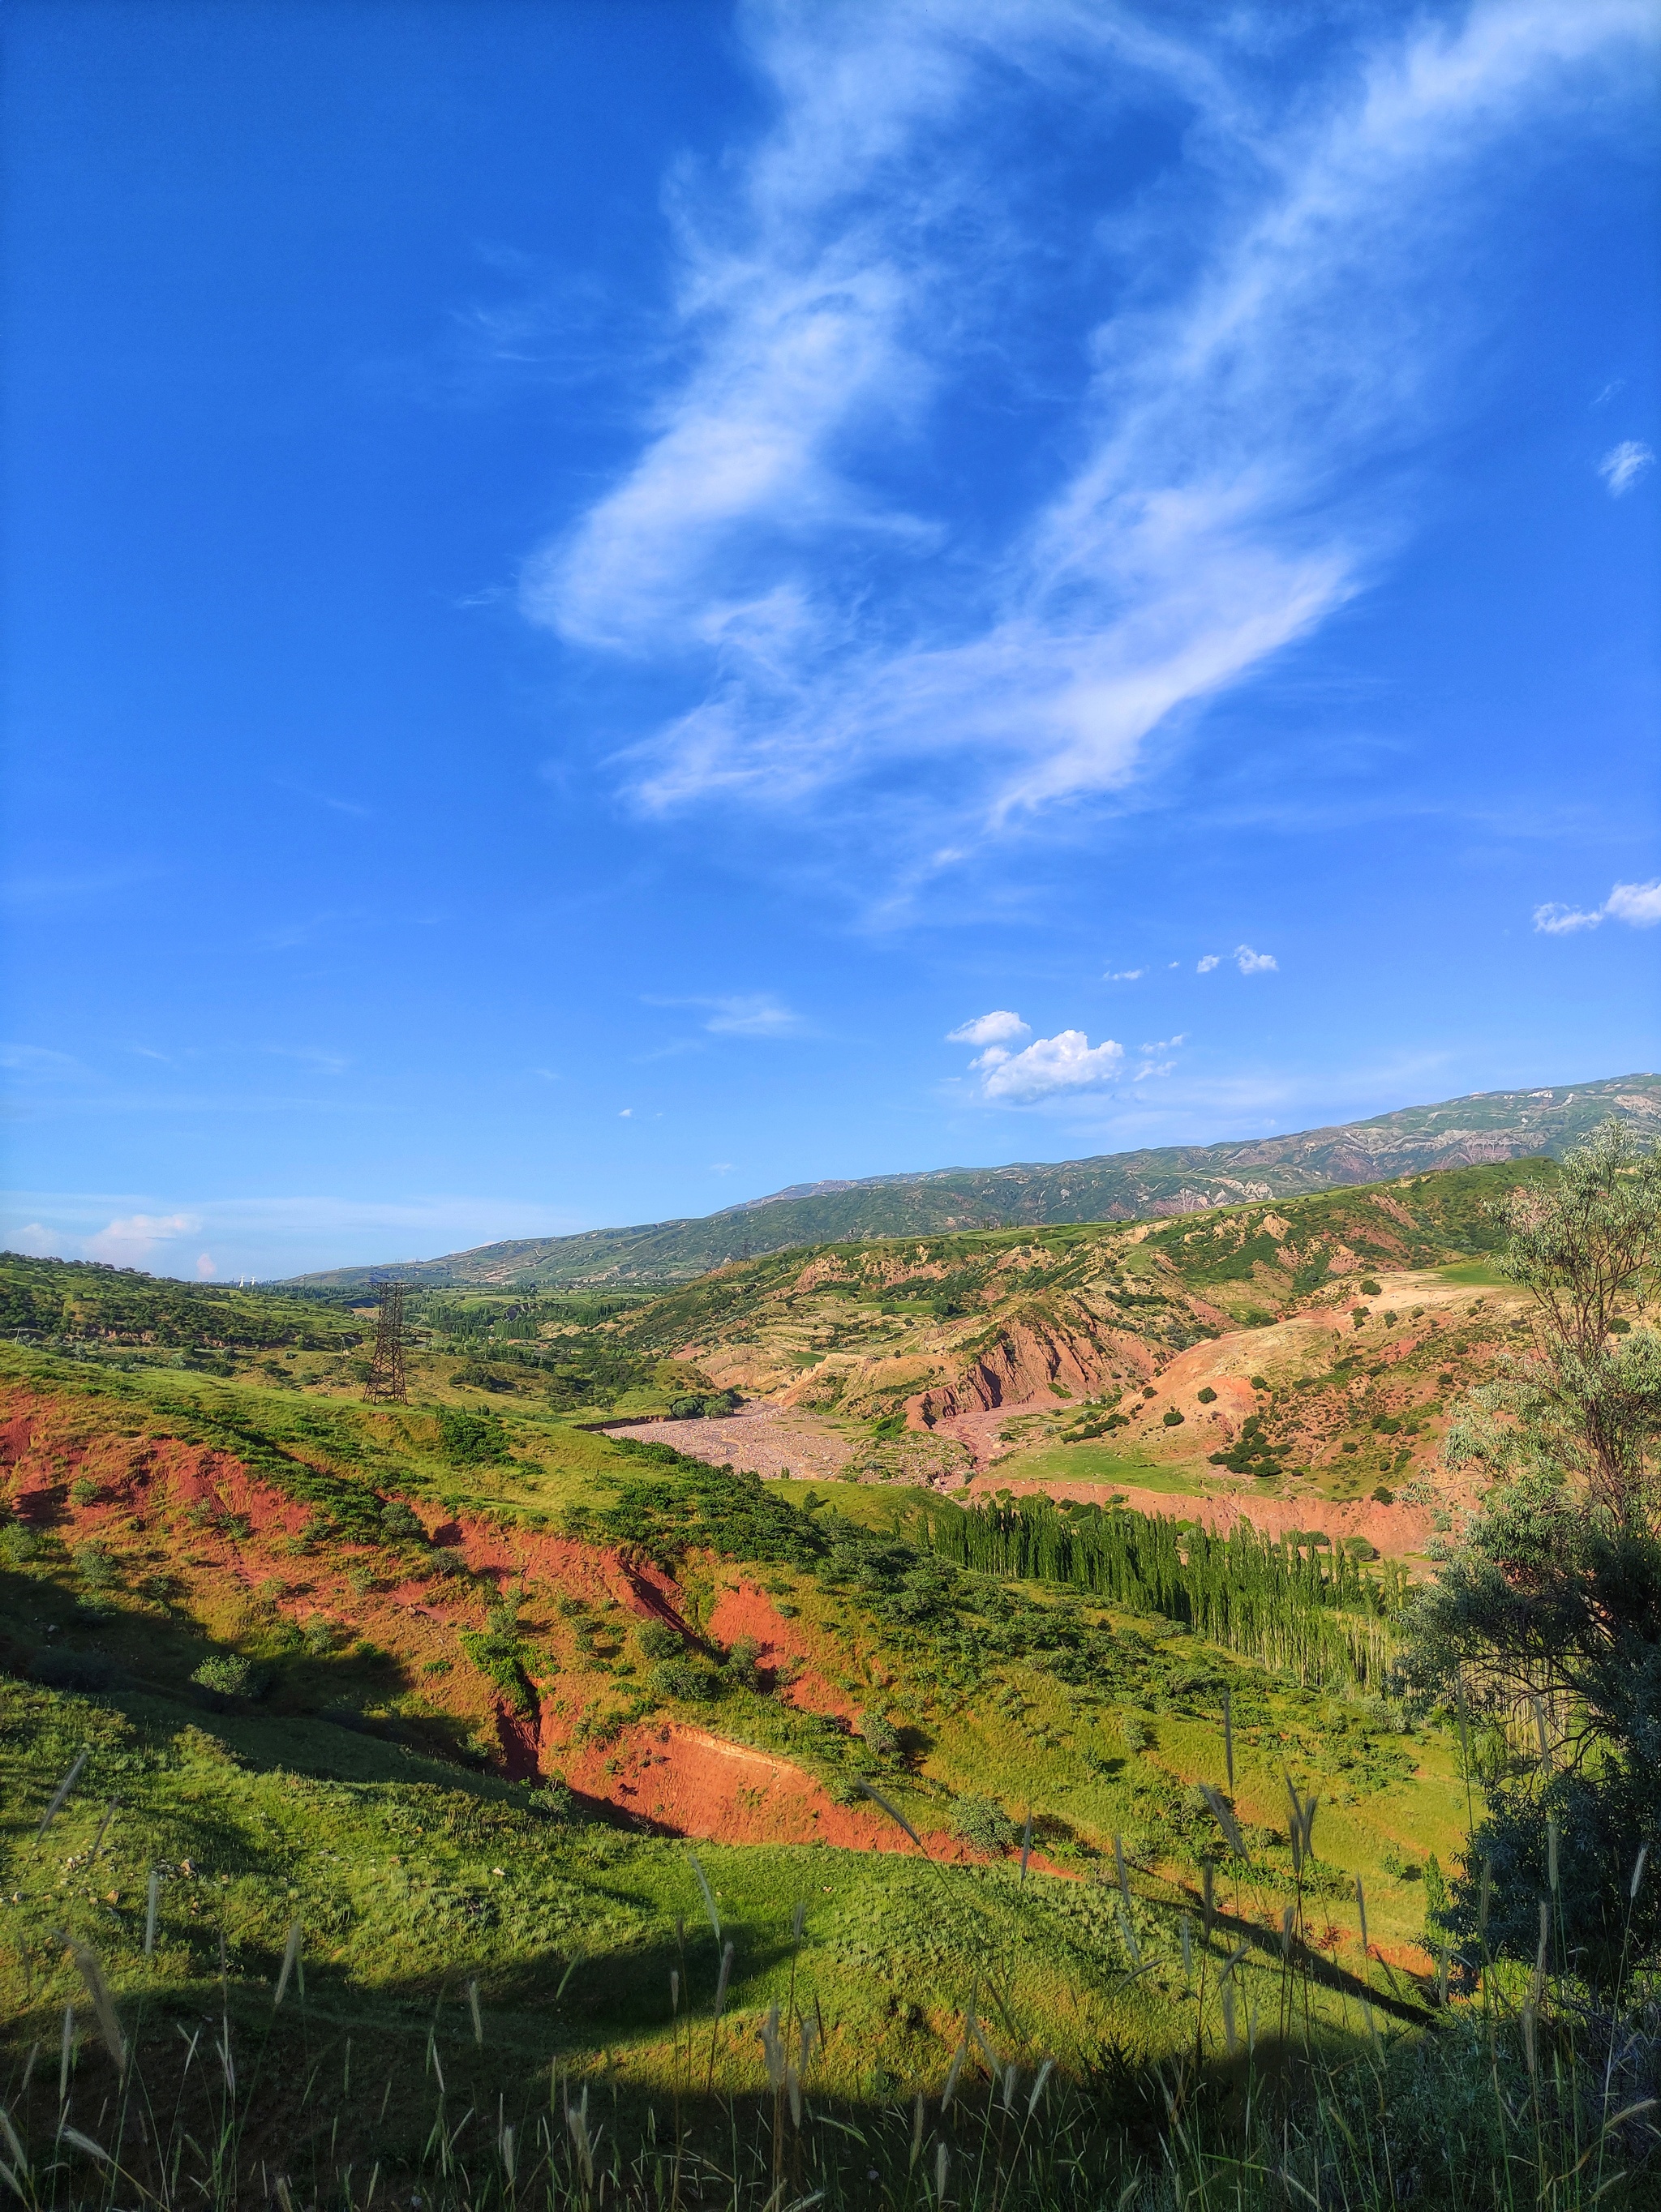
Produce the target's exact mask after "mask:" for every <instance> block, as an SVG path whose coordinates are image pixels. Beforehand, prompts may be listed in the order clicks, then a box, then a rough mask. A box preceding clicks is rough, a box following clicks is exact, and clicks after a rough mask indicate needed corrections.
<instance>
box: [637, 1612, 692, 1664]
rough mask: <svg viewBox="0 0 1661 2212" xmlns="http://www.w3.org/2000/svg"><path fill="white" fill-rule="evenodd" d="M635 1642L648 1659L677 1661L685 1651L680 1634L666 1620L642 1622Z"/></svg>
mask: <svg viewBox="0 0 1661 2212" xmlns="http://www.w3.org/2000/svg"><path fill="white" fill-rule="evenodd" d="M635 1641H636V1644H639V1646H640V1648H641V1650H642V1653H643V1655H644V1656H646V1657H647V1658H648V1659H678V1658H679V1656H681V1653H682V1652H683V1650H684V1649H685V1644H684V1639H683V1638H682V1636H681V1634H680V1632H679V1631H678V1629H675V1628H672V1627H671V1626H670V1625H669V1623H668V1622H667V1621H666V1620H646V1621H642V1623H641V1625H640V1627H639V1628H638V1629H637V1630H636V1632H635Z"/></svg>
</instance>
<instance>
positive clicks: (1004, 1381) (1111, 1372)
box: [905, 1306, 1155, 1428]
mask: <svg viewBox="0 0 1661 2212" xmlns="http://www.w3.org/2000/svg"><path fill="white" fill-rule="evenodd" d="M1154 1364H1155V1361H1154V1357H1153V1351H1152V1348H1151V1347H1150V1346H1148V1345H1147V1343H1145V1342H1144V1341H1143V1340H1142V1339H1141V1338H1140V1337H1135V1336H1131V1335H1129V1334H1125V1333H1124V1332H1123V1331H1122V1330H1118V1329H1111V1328H1105V1327H1104V1326H1103V1324H1102V1323H1101V1322H1098V1320H1097V1319H1096V1318H1095V1316H1093V1315H1089V1314H1088V1310H1087V1309H1086V1308H1084V1307H1082V1306H1080V1308H1079V1309H1078V1311H1077V1312H1076V1313H1074V1314H1072V1315H1069V1316H1067V1317H1066V1318H1062V1317H1061V1316H1047V1315H1038V1314H1031V1313H1029V1314H1024V1315H1022V1316H1020V1317H1019V1319H1016V1320H1013V1321H1012V1322H1008V1323H1007V1324H1006V1325H1005V1326H1004V1327H1003V1328H1001V1329H1000V1330H999V1331H998V1333H997V1335H996V1336H995V1339H994V1340H992V1342H991V1343H989V1344H988V1345H985V1346H983V1347H982V1348H981V1349H979V1350H978V1351H977V1352H974V1353H973V1354H972V1355H971V1356H970V1358H969V1359H968V1361H967V1362H966V1364H964V1366H963V1367H962V1368H961V1370H959V1372H958V1375H957V1376H955V1377H954V1378H953V1379H952V1380H951V1381H949V1382H946V1383H941V1384H940V1385H938V1386H934V1387H931V1388H929V1389H925V1390H920V1391H918V1392H917V1393H916V1395H914V1396H912V1397H910V1398H908V1399H907V1401H906V1404H905V1416H906V1422H907V1425H908V1426H909V1427H911V1428H933V1426H934V1424H935V1422H936V1421H938V1420H940V1419H945V1418H946V1417H947V1416H949V1415H952V1414H957V1413H990V1412H992V1411H993V1410H994V1408H995V1407H1000V1406H1019V1405H1025V1404H1028V1403H1030V1402H1031V1401H1032V1400H1033V1399H1035V1398H1038V1399H1042V1398H1045V1397H1049V1396H1051V1395H1058V1394H1064V1395H1067V1396H1068V1397H1074V1398H1087V1397H1090V1396H1092V1395H1093V1394H1094V1393H1095V1392H1097V1391H1098V1390H1101V1389H1104V1388H1106V1387H1107V1386H1108V1384H1109V1383H1111V1382H1114V1381H1116V1380H1122V1379H1123V1377H1124V1376H1127V1375H1129V1376H1134V1377H1135V1378H1136V1379H1138V1380H1140V1379H1141V1377H1143V1376H1147V1375H1149V1374H1151V1373H1153V1369H1154Z"/></svg>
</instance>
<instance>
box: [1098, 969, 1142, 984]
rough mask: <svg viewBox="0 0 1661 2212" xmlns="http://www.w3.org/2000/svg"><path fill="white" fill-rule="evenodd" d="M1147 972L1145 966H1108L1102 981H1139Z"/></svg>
mask: <svg viewBox="0 0 1661 2212" xmlns="http://www.w3.org/2000/svg"><path fill="white" fill-rule="evenodd" d="M1144 975H1147V969H1146V968H1120V969H1112V968H1110V969H1108V971H1107V973H1106V975H1104V976H1103V978H1102V981H1103V982H1104V983H1140V982H1141V980H1142V978H1143V976H1144Z"/></svg>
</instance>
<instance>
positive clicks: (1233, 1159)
mask: <svg viewBox="0 0 1661 2212" xmlns="http://www.w3.org/2000/svg"><path fill="white" fill-rule="evenodd" d="M1612 1114H1613V1115H1618V1116H1620V1117H1621V1118H1622V1119H1623V1120H1628V1121H1633V1122H1634V1123H1635V1124H1636V1125H1637V1126H1638V1127H1640V1129H1642V1130H1643V1131H1645V1132H1646V1133H1648V1134H1650V1135H1653V1136H1658V1137H1661V1076H1655V1075H1621V1076H1615V1077H1613V1078H1611V1079H1609V1080H1607V1081H1604V1082H1600V1083H1579V1084H1574V1085H1566V1086H1561V1087H1559V1088H1558V1089H1555V1090H1540V1091H1478V1092H1476V1093H1475V1094H1474V1095H1473V1096H1472V1097H1467V1098H1451V1099H1447V1100H1445V1101H1444V1103H1442V1104H1440V1105H1439V1106H1408V1107H1403V1108H1402V1109H1401V1110H1400V1111H1398V1112H1396V1113H1394V1114H1378V1115H1374V1116H1373V1117H1372V1120H1371V1121H1348V1122H1345V1123H1343V1124H1342V1125H1341V1126H1340V1127H1336V1128H1328V1129H1305V1130H1303V1131H1301V1132H1300V1133H1298V1134H1297V1135H1294V1136H1288V1137H1255V1138H1248V1139H1244V1140H1243V1141H1241V1142H1239V1143H1235V1144H1226V1145H1165V1146H1158V1147H1155V1148H1153V1149H1151V1150H1147V1151H1144V1152H1103V1153H1099V1154H1098V1155H1097V1156H1096V1157H1095V1158H1092V1159H1084V1160H1059V1161H1055V1162H1043V1161H1037V1162H1030V1161H1028V1162H1019V1163H1017V1164H1013V1165H1012V1166H1009V1167H1002V1168H929V1169H925V1170H922V1171H921V1172H919V1173H916V1174H911V1175H885V1176H863V1177H861V1179H860V1180H859V1181H857V1182H809V1183H793V1184H792V1185H791V1186H790V1187H789V1188H788V1189H787V1190H781V1191H775V1192H774V1193H773V1194H771V1196H770V1197H767V1198H752V1199H746V1200H744V1201H743V1202H742V1203H741V1204H739V1205H738V1206H725V1207H723V1208H722V1210H721V1212H719V1213H709V1214H703V1215H701V1216H698V1217H697V1218H691V1219H687V1220H684V1221H648V1222H643V1223H642V1224H640V1225H637V1226H636V1227H634V1228H630V1229H590V1230H586V1231H583V1233H582V1234H581V1236H576V1237H518V1238H514V1239H512V1240H510V1241H509V1242H508V1243H501V1244H481V1245H478V1247H476V1248H475V1249H473V1250H472V1251H471V1252H450V1253H447V1254H445V1255H443V1257H442V1258H440V1259H436V1260H409V1261H393V1262H391V1263H388V1264H386V1265H385V1266H382V1267H334V1268H330V1269H328V1270H326V1272H324V1273H319V1274H312V1275H297V1276H294V1277H291V1278H289V1280H290V1281H292V1282H295V1283H297V1284H303V1285H308V1286H314V1287H317V1288H319V1289H338V1290H343V1291H356V1290H361V1289H362V1287H363V1286H364V1285H366V1284H367V1283H368V1279H369V1278H370V1276H371V1275H387V1276H392V1277H395V1278H399V1279H402V1280H403V1281H405V1282H407V1283H411V1284H420V1285H428V1286H430V1287H433V1288H441V1287H443V1286H445V1285H457V1286H460V1285H474V1286H476V1287H478V1288H481V1289H483V1288H486V1287H488V1288H492V1289H509V1288H517V1287H520V1286H522V1287H525V1288H527V1289H528V1288H530V1287H531V1286H532V1285H538V1286H539V1287H541V1288H542V1289H545V1290H557V1289H578V1288H585V1289H593V1288H602V1287H611V1288H628V1287H631V1286H635V1285H638V1286H639V1287H641V1288H642V1289H644V1288H646V1287H648V1286H649V1285H653V1284H666V1283H678V1282H685V1281H688V1280H689V1279H691V1278H692V1277H693V1276H696V1275H703V1274H707V1273H709V1270H710V1269H711V1268H712V1267H724V1266H725V1265H726V1264H727V1261H732V1260H744V1259H749V1258H751V1257H753V1256H755V1255H758V1254H761V1253H764V1252H777V1251H782V1250H784V1249H788V1247H790V1246H792V1245H796V1244H824V1243H834V1242H836V1241H837V1240H838V1239H840V1238H842V1237H909V1236H931V1235H934V1236H937V1235H940V1234H943V1233H944V1232H946V1231H951V1230H958V1229H1007V1228H1018V1227H1021V1226H1024V1225H1033V1226H1037V1225H1040V1224H1043V1223H1048V1222H1063V1221H1129V1220H1137V1219H1141V1218H1147V1217H1148V1216H1150V1215H1155V1214H1170V1213H1195V1212H1201V1211H1202V1210H1203V1209H1204V1208H1206V1207H1208V1206H1231V1205H1234V1204H1236V1203H1237V1202H1243V1201H1245V1200H1251V1199H1266V1198H1290V1197H1293V1196H1296V1195H1297V1194H1299V1192H1302V1191H1310V1190H1329V1189H1331V1188H1335V1186H1338V1185H1342V1184H1346V1183H1362V1182H1388V1181H1390V1180H1391V1179H1392V1178H1394V1177H1396V1176H1406V1175H1422V1174H1424V1173H1425V1172H1426V1171H1427V1170H1429V1169H1433V1168H1451V1167H1472V1166H1475V1165H1478V1164H1481V1163H1482V1162H1483V1161H1485V1160H1512V1159H1522V1158H1528V1157H1530V1156H1531V1155H1535V1154H1546V1155H1548V1156H1549V1157H1551V1158H1561V1156H1562V1154H1563V1153H1564V1152H1567V1150H1568V1149H1569V1148H1570V1146H1573V1145H1574V1144H1575V1143H1577V1142H1578V1141H1579V1139H1581V1138H1582V1137H1584V1136H1585V1135H1587V1134H1588V1133H1589V1132H1590V1131H1591V1130H1592V1129H1594V1128H1596V1127H1597V1125H1598V1123H1599V1122H1600V1121H1606V1120H1607V1119H1608V1118H1609V1115H1612Z"/></svg>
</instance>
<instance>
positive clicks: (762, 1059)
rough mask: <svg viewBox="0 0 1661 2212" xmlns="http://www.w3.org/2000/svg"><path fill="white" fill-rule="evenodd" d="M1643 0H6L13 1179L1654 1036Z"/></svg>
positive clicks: (580, 1157) (218, 1238)
mask: <svg viewBox="0 0 1661 2212" xmlns="http://www.w3.org/2000/svg"><path fill="white" fill-rule="evenodd" d="M1656 21H1657V19H1656V17H1655V15H1654V13H1653V10H1652V9H1650V8H1649V7H1648V6H1647V5H1645V4H1641V0H1576V4H1575V5H1573V7H1566V6H1564V5H1563V4H1561V0H1494V4H1487V5H1478V6H1475V7H1469V8H1466V7H1459V6H1451V5H1444V6H1431V7H1422V8H1421V7H1417V6H1415V7H1411V8H1409V7H1407V6H1390V5H1346V4H1343V0H1336V4H1335V3H1334V0H1320V4H1302V5H1300V4H1298V0H1275V4H1274V5H1273V6H1263V7H1252V6H1250V5H1243V6H1240V7H1237V8H1231V9H1218V8H1215V7H1213V6H1210V5H1207V4H1200V0H1196V4H1192V5H1187V6H1184V5H1182V4H1176V5H1172V4H1171V3H1170V0H1161V4H1159V5H1157V6H1156V5H1153V4H1143V5H1141V6H1135V5H1130V4H1127V5H1123V6H1120V5H1115V4H1111V0H912V4H905V0H874V4H869V5H867V4H861V0H843V4H839V5H837V6H836V7H833V8H812V7H809V8H804V7H800V6H776V7H775V6H766V5H756V6H739V7H737V8H734V7H733V6H731V5H721V6H705V5H702V4H698V0H654V4H630V0H603V4H602V0H562V4H552V0H547V4H539V5H538V4H526V0H514V4H511V5H496V4H493V0H467V3H466V4H465V5H460V4H457V5H452V6H423V5H422V4H419V0H399V4H398V5H396V6H393V5H376V4H369V0H363V4H356V5H340V4H323V5H316V6H307V5H304V4H301V0H282V4H281V5H276V6H263V5H261V4H259V0H240V4H239V5H237V6H236V7H234V8H227V7H224V6H222V5H221V4H217V0H204V4H199V5H191V6H169V5H161V4H149V0H137V4H135V0H119V4H115V5H100V4H95V0H71V4H68V5H65V4H64V3H63V0H50V4H40V0H15V5H14V6H13V8H12V9H11V10H10V11H9V58H8V74H7V82H6V89H5V95H4V97H5V103H6V112H5V115H4V118H3V120H4V124H5V131H6V140H7V149H8V150H7V154H6V160H7V161H8V163H9V177H8V179H7V184H8V197H9V217H8V220H9V227H10V228H9V240H8V269H9V275H8V277H7V280H6V281H7V289H8V293H9V298H8V301H7V306H8V311H9V325H10V333H11V335H10V340H9V354H8V356H7V362H6V378H7V407H6V420H5V436H6V440H7V453H6V471H7V480H8V485H9V513H8V520H7V523H6V530H7V544H6V567H7V574H8V578H9V594H8V611H7V617H6V620H7V626H8V628H7V636H6V648H7V659H8V665H9V678H8V690H7V704H8V720H9V731H10V747H9V769H8V782H7V801H8V817H7V821H8V828H7V846H8V860H7V879H6V884H5V896H6V901H7V909H8V918H9V931H8V938H9V945H10V948H11V951H10V959H9V971H8V990H9V1000H10V1005H9V1015H8V1020H7V1031H6V1034H7V1036H8V1038H9V1045H8V1048H7V1052H6V1059H7V1061H8V1063H9V1069H10V1083H11V1086H12V1098H13V1103H12V1108H11V1119H10V1121H9V1137H10V1144H9V1152H10V1173H9V1181H10V1182H11V1183H12V1185H13V1186H14V1194H13V1196H12V1197H11V1198H10V1200H9V1201H8V1218H7V1223H6V1225H5V1226H6V1234H7V1236H8V1237H9V1241H11V1242H12V1243H14V1244H21V1246H22V1247H23V1248H24V1249H33V1250H40V1251H54V1252H60V1253H64V1254H66V1255H70V1256H83V1255H91V1256H94V1257H101V1258H106V1259H111V1260H114V1261H119V1262H120V1263H122V1264H131V1265H141V1266H146V1267H152V1268H155V1269H156V1270H159V1271H162V1272H168V1273H179V1274H186V1275H194V1274H197V1273H204V1274H206V1273H210V1272H211V1273H216V1274H217V1275H218V1276H220V1277H227V1276H234V1275H237V1274H243V1273H254V1274H261V1275H266V1274H272V1273H281V1272H287V1271H289V1270H291V1269H297V1268H300V1267H315V1266H326V1265H331V1264H336V1263H341V1262H345V1261H368V1260H377V1259H390V1258H399V1257H409V1256H415V1255H422V1254H429V1253H434V1252H438V1251H442V1250H446V1249H454V1248H456V1247H459V1246H462V1245H465V1244H469V1243H479V1242H483V1241H485V1240H487V1239H490V1238H492V1237H502V1236H508V1235H514V1234H538V1233H550V1232H558V1231H564V1230H568V1229H575V1228H580V1227H585V1226H590V1225H596V1224H599V1223H605V1222H615V1221H638V1220H648V1219H653V1218H662V1217H664V1216H667V1215H672V1214H678V1213H696V1212H707V1211H709V1210H710V1209H711V1208H713V1207H715V1206H721V1205H722V1204H727V1203H731V1202H732V1201H733V1200H737V1199H739V1198H743V1197H748V1196H752V1195H756V1194H759V1193H762V1192H764V1191H766V1190H769V1189H772V1188H777V1187H778V1186H780V1185H782V1184H785V1183H788V1182H798V1181H805V1180H808V1179H812V1178H817V1177H820V1176H857V1175H868V1174H874V1173H879V1172H881V1171H883V1170H892V1169H904V1168H914V1167H927V1166H935V1165H942V1164H948V1163H953V1162H961V1163H970V1164H988V1163H993V1162H997V1161H1002V1160H1008V1159H1020V1158H1029V1159H1031V1158H1067V1157H1070V1156H1073V1155H1075V1154H1078V1153H1082V1152H1100V1151H1108V1150H1116V1149H1119V1148H1122V1147H1124V1146H1130V1145H1137V1144H1157V1143H1168V1142H1175V1141H1209V1140H1214V1139H1220V1138H1223V1137H1228V1136H1236V1135H1244V1134H1250V1133H1255V1132H1258V1131H1267V1130H1285V1129H1290V1128H1296V1127H1308V1126H1311V1125H1315V1124H1318V1123H1320V1122H1323V1121H1332V1120H1339V1119H1348V1118H1351V1117H1354V1116H1356V1115H1365V1114H1369V1113H1375V1112H1379V1111H1383V1110H1384V1109H1388V1108H1390V1107H1392V1106H1396V1105H1401V1104H1407V1103H1414V1102H1416V1101H1421V1100H1425V1099H1429V1098H1435V1097H1449V1096H1452V1095H1455V1094H1457V1093H1459V1092H1462V1091H1471V1090H1478V1089H1492V1088H1500V1087H1511V1086H1514V1085H1529V1084H1542V1083H1555V1082H1569V1081H1573V1080H1576V1079H1583V1078H1591V1077H1593V1076H1602V1075H1609V1074H1615V1073H1626V1072H1628V1071H1630V1070H1634V1069H1640V1068H1651V1069H1652V1068H1655V1067H1656V1066H1658V1065H1661V1048H1658V1012H1661V1007H1658V993H1657V989H1656V982H1657V971H1658V963H1657V959H1656V955H1657V952H1658V950H1661V931H1658V928H1657V927H1656V925H1657V924H1658V922H1661V823H1658V806H1657V796H1658V793H1657V777H1656V763H1657V757H1658V748H1657V744H1656V732H1657V700H1658V683H1657V675H1658V609H1661V591H1658V584H1661V561H1658V512H1661V507H1658V501H1661V470H1658V469H1657V468H1656V467H1655V466H1654V465H1653V453H1654V452H1655V450H1656V449H1657V448H1658V447H1661V421H1658V408H1657V402H1656V391H1657V384H1656V368H1657V354H1658V344H1657V338H1658V296H1661V287H1658V281H1657V278H1658V270H1657V259H1658V246H1657V240H1658V236H1661V231H1658V227H1657V224H1656V222H1655V216H1656V212H1657V190H1656V187H1657V172H1658V160H1657V154H1658V147H1657V132H1656V126H1655V116H1656V114H1657V112H1661V111H1658V108H1657V106H1656V102H1655V93H1656V89H1657V87H1656V66H1655V64H1656Z"/></svg>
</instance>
